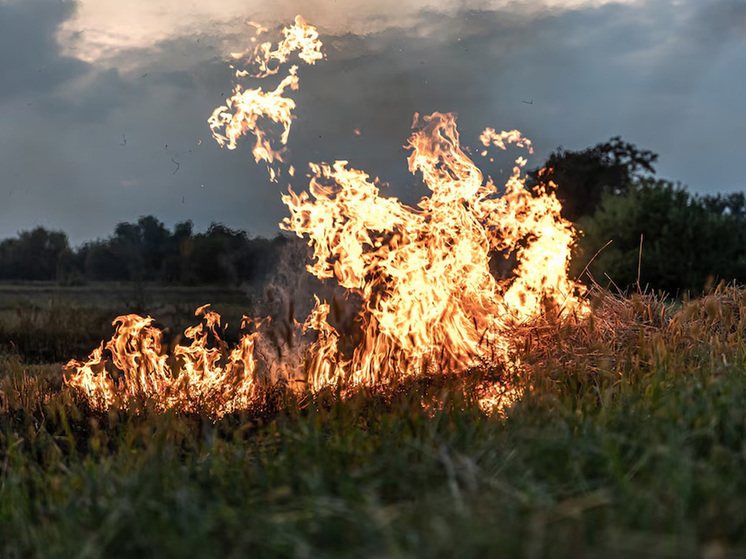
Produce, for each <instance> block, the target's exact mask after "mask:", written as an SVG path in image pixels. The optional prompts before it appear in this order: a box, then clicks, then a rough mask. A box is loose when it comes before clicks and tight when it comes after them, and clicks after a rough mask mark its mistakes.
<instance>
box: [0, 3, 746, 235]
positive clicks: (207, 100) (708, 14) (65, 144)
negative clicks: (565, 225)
mask: <svg viewBox="0 0 746 559" xmlns="http://www.w3.org/2000/svg"><path fill="white" fill-rule="evenodd" d="M296 13H302V14H303V15H304V17H305V18H306V19H307V20H308V21H310V22H311V23H313V24H314V25H316V26H317V27H318V29H319V31H320V33H321V39H322V41H323V42H324V43H325V51H326V54H327V59H326V60H325V61H323V62H321V63H319V64H317V65H316V66H314V67H303V68H301V71H300V77H301V90H300V91H299V92H298V93H296V94H293V97H294V98H295V99H296V101H297V102H298V109H297V111H296V117H297V118H296V121H295V123H294V125H293V129H292V131H291V137H290V147H291V150H292V152H291V153H292V155H291V157H292V161H293V162H294V163H296V166H298V167H302V166H303V165H304V162H307V161H332V160H335V159H348V160H349V161H350V162H351V164H352V165H353V166H355V167H357V168H362V169H365V170H368V171H369V172H371V174H373V175H378V176H380V177H381V178H382V179H384V180H387V181H389V182H391V183H392V192H394V193H395V194H397V195H399V196H401V197H403V198H404V199H412V200H414V199H416V197H417V196H419V195H420V194H421V193H420V192H419V190H418V187H417V186H416V184H415V181H414V180H413V178H412V177H410V176H408V174H407V173H406V163H405V156H406V153H405V151H404V150H403V149H402V145H403V143H404V141H405V140H406V138H407V136H408V132H409V126H410V124H411V122H412V115H413V114H414V113H415V112H420V113H430V112H432V111H435V110H439V111H444V112H445V111H455V112H457V113H458V114H459V125H460V130H461V135H462V141H463V143H464V144H467V145H469V144H470V145H476V138H477V136H478V134H479V132H480V131H481V130H482V129H483V128H484V127H486V126H491V127H494V128H497V129H511V128H518V129H520V130H522V131H523V132H524V133H525V134H526V135H527V136H528V137H530V138H531V139H532V140H533V142H534V145H535V147H536V153H535V156H534V158H533V159H532V160H531V161H530V162H529V166H532V164H533V166H538V165H540V164H541V163H542V161H543V160H544V158H545V157H546V156H547V155H548V154H549V153H550V152H551V151H552V150H554V149H555V148H557V147H558V146H560V145H562V146H564V147H566V148H568V149H581V148H585V147H587V146H590V145H594V144H596V143H599V142H602V141H605V140H608V139H609V138H610V137H612V136H616V135H621V136H622V137H623V139H625V140H626V141H631V142H633V143H635V144H637V145H638V146H639V147H640V148H645V149H650V150H653V151H654V152H656V153H658V154H659V155H660V159H659V165H658V174H659V175H660V176H662V177H665V178H669V179H672V180H676V181H681V182H682V183H684V184H686V185H688V187H689V189H690V190H692V191H695V192H716V191H721V192H728V191H734V190H740V189H743V188H746V179H744V172H743V170H742V168H743V165H742V161H743V157H744V152H745V149H744V148H745V147H746V111H745V110H744V109H745V108H746V105H745V101H744V100H746V1H744V0H650V1H641V0H625V1H619V2H613V1H608V0H606V1H604V0H565V1H563V0H534V1H527V2H516V1H508V0H462V1H460V2H453V1H444V0H413V1H412V0H410V1H407V2H403V1H402V0H377V1H372V0H368V1H361V0H348V1H343V0H304V1H303V2H299V1H292V0H275V1H273V2H267V1H259V0H224V1H223V2H221V3H220V4H219V5H218V4H217V3H214V2H207V1H205V0H128V1H127V2H113V1H111V0H85V1H84V0H79V1H77V2H75V1H72V0H66V1H60V0H0V238H4V237H7V236H12V235H15V234H16V233H17V232H18V231H21V230H25V229H29V228H32V227H34V226H36V225H43V226H45V227H48V228H52V229H61V230H64V231H65V232H67V233H68V234H69V236H70V239H71V241H72V242H73V243H75V244H77V243H81V242H84V241H85V240H88V239H93V238H96V237H101V236H106V235H108V234H109V233H110V232H111V231H112V230H113V228H114V225H115V224H116V223H117V222H120V221H134V220H136V219H137V218H138V217H139V216H141V215H146V214H153V215H156V216H157V217H158V218H160V219H161V220H163V221H164V222H165V223H166V224H167V225H169V226H172V225H173V224H174V223H176V222H178V221H184V220H192V221H193V222H194V223H195V225H196V226H197V228H200V229H202V228H204V227H206V226H207V225H208V224H209V223H210V222H213V221H219V222H223V223H225V224H226V225H228V226H231V227H236V228H242V229H247V230H248V231H250V232H251V233H253V234H261V235H274V234H275V233H276V232H277V231H278V228H277V223H278V221H279V220H280V219H282V217H283V216H284V215H285V211H284V207H283V205H282V203H281V201H280V194H281V192H282V191H284V189H285V188H286V187H287V184H282V183H281V184H280V185H277V184H273V183H270V182H269V181H268V179H267V173H266V169H264V168H262V167H257V166H256V165H255V164H254V162H253V158H252V157H251V153H250V148H249V142H246V143H245V144H244V145H243V146H240V147H239V149H238V150H235V151H229V150H225V149H220V148H219V147H218V146H217V144H216V143H215V142H214V141H213V140H212V138H211V136H210V131H209V128H208V126H207V122H206V120H207V118H208V116H209V115H210V113H211V112H212V110H213V109H214V108H215V107H216V106H218V105H220V104H221V103H222V102H223V99H224V98H225V97H226V96H228V95H230V92H231V89H232V83H233V81H232V77H233V76H232V73H231V70H230V69H229V68H228V64H227V61H228V53H230V52H235V51H242V50H244V49H245V48H246V47H247V46H248V44H249V42H248V41H249V38H250V37H251V33H250V28H249V27H248V26H247V25H246V23H245V22H246V21H247V20H255V21H260V22H262V23H264V24H266V25H267V26H268V27H270V29H273V30H276V29H277V26H279V25H281V24H283V23H290V22H291V21H292V19H293V17H294V15H295V14H296ZM524 101H533V104H528V103H525V102H524ZM355 129H358V130H360V132H361V134H360V135H359V136H358V135H356V134H355V133H354V131H355ZM485 170H486V171H487V172H488V173H490V174H492V175H493V176H494V175H497V174H498V173H499V170H498V169H491V168H487V169H485ZM300 178H302V176H301V177H298V180H297V182H296V183H295V185H294V186H295V188H296V189H300V188H303V186H304V185H303V183H302V181H301V180H300Z"/></svg>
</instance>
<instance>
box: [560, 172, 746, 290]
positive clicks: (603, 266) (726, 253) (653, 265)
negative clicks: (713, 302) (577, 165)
mask: <svg viewBox="0 0 746 559" xmlns="http://www.w3.org/2000/svg"><path fill="white" fill-rule="evenodd" d="M739 198H740V197H738V196H736V197H734V198H732V199H731V198H725V199H718V198H716V197H709V198H708V197H705V198H698V197H696V196H693V195H691V194H689V193H688V192H687V191H686V190H685V189H684V188H683V187H681V186H680V185H674V184H673V183H671V182H670V181H665V180H654V179H652V178H647V179H643V180H640V181H638V182H634V183H630V186H629V188H628V190H627V192H625V193H623V194H614V193H612V192H608V191H607V192H605V193H604V194H603V195H602V199H601V202H600V204H599V206H598V208H597V210H596V212H595V213H594V214H593V215H592V216H585V217H583V218H581V219H580V220H579V222H578V226H579V228H580V230H581V231H583V235H582V236H581V238H580V240H579V243H578V250H577V253H576V256H575V258H574V262H573V269H574V271H575V273H576V274H577V273H580V272H581V270H582V268H583V267H584V266H585V264H586V263H587V262H588V261H589V260H590V259H591V258H592V257H593V255H594V254H595V253H596V252H597V251H599V250H600V249H601V248H602V247H603V246H604V245H605V244H606V243H607V242H608V241H609V240H611V241H612V244H610V245H609V246H608V247H607V248H605V249H603V250H602V251H601V252H600V253H599V254H598V256H597V258H596V259H595V260H594V261H593V262H592V263H591V264H590V266H589V271H590V273H591V274H592V276H593V277H594V278H596V280H597V281H599V283H606V282H607V281H608V280H607V279H606V278H607V276H608V278H610V279H611V280H612V281H613V282H614V283H615V284H616V285H618V286H619V287H620V288H622V289H624V288H628V287H630V286H634V285H635V284H636V283H637V273H638V259H639V271H640V285H641V287H643V288H644V287H645V286H646V285H647V286H650V287H652V288H654V289H661V290H664V291H667V292H668V293H670V294H677V293H681V292H682V291H691V292H693V293H700V292H701V291H702V290H703V289H704V288H705V287H706V285H708V284H710V283H712V282H713V281H715V280H719V279H726V280H734V279H735V280H739V281H741V282H743V281H746V244H745V242H744V241H746V229H745V228H744V221H743V211H742V209H743V208H742V206H739V205H738V204H739ZM726 202H727V203H726ZM733 204H735V205H734V206H733ZM739 207H740V208H741V210H739ZM640 236H642V238H643V241H642V252H640Z"/></svg>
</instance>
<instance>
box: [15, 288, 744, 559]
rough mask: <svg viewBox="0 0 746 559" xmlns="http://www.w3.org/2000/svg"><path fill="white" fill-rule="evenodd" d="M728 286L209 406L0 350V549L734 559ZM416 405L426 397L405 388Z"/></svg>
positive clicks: (621, 304)
mask: <svg viewBox="0 0 746 559" xmlns="http://www.w3.org/2000/svg"><path fill="white" fill-rule="evenodd" d="M745 336H746V296H745V295H744V294H743V293H742V292H740V291H738V290H721V291H720V292H718V293H717V294H714V295H711V296H710V297H708V298H705V299H701V300H697V301H692V302H689V303H685V304H684V305H683V307H681V306H679V308H677V309H673V308H668V307H666V306H665V305H663V304H661V302H660V301H656V300H655V299H654V298H650V297H640V296H635V297H632V298H630V299H624V300H623V299H618V298H610V297H606V298H605V299H604V300H603V301H601V302H600V303H599V304H598V306H597V307H596V309H595V310H594V313H593V317H592V319H589V320H581V321H577V322H572V323H569V324H553V323H550V322H546V323H543V324H541V325H535V326H534V328H533V331H532V336H531V337H530V338H527V341H526V343H525V344H523V345H522V346H521V349H520V351H519V354H520V358H521V360H522V362H524V363H525V364H526V369H527V371H530V373H531V375H530V378H526V379H525V380H526V382H528V383H530V387H529V389H527V392H526V394H525V395H524V397H523V399H522V400H521V401H520V402H518V403H517V404H516V405H515V406H514V407H513V408H512V409H511V410H509V412H508V413H507V415H506V417H504V418H503V417H499V416H498V415H487V414H484V413H483V412H482V411H480V409H479V407H478V405H477V402H476V399H475V396H474V394H475V390H474V388H475V386H477V385H478V384H479V383H480V382H482V381H483V379H484V376H485V375H488V376H489V375H493V374H497V373H498V371H489V370H488V371H473V372H472V373H471V374H470V375H465V376H460V377H455V376H451V377H447V378H439V377H432V378H424V379H419V380H414V381H406V382H401V383H400V384H398V385H396V386H394V387H390V388H388V389H385V390H384V389H370V390H366V391H361V392H359V393H357V394H355V395H353V396H352V397H350V398H348V399H346V400H340V399H339V398H336V397H335V395H334V394H320V395H318V396H317V397H316V398H313V399H306V400H304V401H302V402H299V401H298V400H297V399H296V398H294V397H292V396H291V395H289V394H287V393H286V392H285V391H284V390H283V389H282V387H278V388H277V389H275V390H273V391H272V392H271V393H269V394H267V395H266V397H265V399H264V400H263V401H262V402H260V403H259V404H258V405H257V409H256V410H253V411H252V412H250V413H249V412H247V413H245V414H238V415H233V416H230V417H226V418H224V419H223V420H221V421H220V422H217V423H213V422H212V421H211V420H209V419H208V418H204V417H199V416H184V415H178V414H175V413H165V414H154V413H147V411H146V412H145V413H140V414H135V413H133V412H130V413H127V412H111V413H96V412H92V411H90V410H88V409H87V408H86V407H85V405H83V404H82V403H81V402H80V401H77V400H76V397H75V394H73V393H71V392H70V391H68V389H66V388H63V387H62V385H61V370H60V366H59V365H53V364H37V365H30V364H27V363H25V362H24V361H23V360H22V359H21V358H20V357H19V356H18V355H9V356H6V357H4V358H0V556H7V557H28V556H39V557H137V556H157V557H246V556H249V555H250V556H259V557H320V556H323V557H529V558H533V557H672V558H674V557H676V558H678V557H709V558H720V557H744V556H746V369H745V367H746V346H745V345H744V340H745V339H746V338H745ZM423 402H436V403H437V405H435V406H430V405H424V406H423Z"/></svg>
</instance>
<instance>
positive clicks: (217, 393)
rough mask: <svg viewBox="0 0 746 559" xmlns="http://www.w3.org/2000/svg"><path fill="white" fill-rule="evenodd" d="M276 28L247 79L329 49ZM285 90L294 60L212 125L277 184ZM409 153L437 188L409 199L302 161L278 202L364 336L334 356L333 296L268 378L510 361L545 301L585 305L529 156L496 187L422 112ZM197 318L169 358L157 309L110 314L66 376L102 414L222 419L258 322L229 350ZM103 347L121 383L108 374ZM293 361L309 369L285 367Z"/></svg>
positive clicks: (243, 372) (340, 169)
mask: <svg viewBox="0 0 746 559" xmlns="http://www.w3.org/2000/svg"><path fill="white" fill-rule="evenodd" d="M283 33H284V36H285V39H284V40H283V41H282V42H280V43H279V45H278V46H277V47H276V48H275V49H273V48H272V46H271V44H270V43H264V44H262V45H259V46H258V47H257V48H255V49H254V50H253V51H252V54H251V55H250V56H249V60H250V62H251V64H253V65H254V66H256V67H257V68H258V72H257V73H256V74H255V76H258V77H266V76H268V75H272V74H275V73H277V71H279V64H282V63H284V62H286V61H287V60H288V57H289V56H290V54H292V53H293V52H296V51H299V52H300V54H299V56H300V58H301V59H302V60H303V61H305V62H307V63H309V64H313V63H315V61H316V60H319V59H321V58H322V57H323V55H322V54H321V42H320V41H319V40H318V34H317V33H316V30H315V29H314V28H313V27H311V26H308V25H307V24H306V23H305V22H303V20H302V19H301V18H300V17H298V18H296V21H295V25H294V26H292V27H289V28H286V29H285V30H283ZM247 52H248V51H247ZM236 57H237V58H242V57H244V54H240V55H236ZM270 63H273V64H274V63H276V64H277V66H272V65H270ZM287 87H291V88H292V89H296V88H297V87H298V78H297V66H292V67H291V68H290V70H289V73H288V75H287V76H286V77H285V78H284V79H283V80H282V82H281V83H280V84H279V85H278V86H277V88H276V89H275V90H274V91H271V92H268V93H265V92H264V91H262V90H261V88H259V89H252V90H245V91H243V90H242V89H241V88H240V87H237V88H236V94H235V95H234V96H233V97H232V98H231V99H229V100H228V102H227V106H223V107H219V108H217V109H216V110H215V112H214V113H213V115H212V116H211V117H210V120H209V122H210V126H211V128H212V131H213V136H214V137H215V139H216V140H217V141H218V143H219V144H220V145H221V146H222V145H225V146H227V147H228V148H229V149H233V148H235V147H236V145H237V141H238V139H239V138H240V136H242V135H244V134H249V133H250V134H253V135H254V136H255V137H256V144H255V146H254V150H253V153H254V157H255V160H256V161H257V162H258V161H260V160H263V161H265V162H267V163H268V165H269V166H270V173H271V176H272V178H273V179H275V180H276V178H277V175H276V174H275V171H274V169H273V168H272V167H271V164H272V163H273V162H274V161H282V150H280V151H276V150H273V149H272V147H271V145H270V135H269V133H268V132H265V131H264V130H262V129H261V127H260V126H259V121H260V119H262V118H269V119H271V120H273V121H274V122H276V123H279V124H281V125H282V127H283V133H282V135H281V137H280V142H281V143H282V145H283V146H285V145H286V144H287V139H288V134H289V130H290V125H291V120H292V111H293V109H295V103H294V102H293V101H292V100H291V99H288V98H286V97H284V96H283V93H284V91H285V89H286V88H287ZM231 108H232V109H233V112H229V109H231ZM219 130H224V132H219ZM480 141H481V143H482V144H483V146H484V147H485V150H484V151H483V152H482V155H485V156H486V155H487V149H488V148H490V147H492V146H494V147H498V148H500V149H502V150H505V149H507V147H508V145H510V144H513V145H515V146H517V147H519V148H523V149H526V150H528V152H529V153H532V146H531V142H530V141H529V140H528V139H527V138H525V137H523V136H522V134H521V133H520V132H519V131H517V130H511V131H509V132H499V133H498V132H496V130H494V129H492V128H487V129H485V131H484V132H483V133H482V134H481V136H480ZM407 147H408V149H409V150H411V153H410V155H409V158H408V163H409V169H410V171H411V172H412V173H414V174H419V175H421V177H422V180H423V182H424V183H425V185H426V186H427V187H428V188H429V189H430V191H431V194H430V196H429V197H424V198H422V199H421V200H420V202H419V203H418V204H417V206H416V207H410V206H407V205H404V204H402V203H401V202H399V200H397V199H396V198H394V197H384V196H382V195H381V194H380V192H379V187H378V186H377V185H376V183H375V182H374V181H372V180H371V179H370V177H369V176H368V175H367V174H366V173H364V172H363V171H359V170H355V169H352V168H349V166H348V164H347V162H346V161H336V162H334V163H333V164H326V163H321V164H314V163H311V164H310V170H311V175H310V176H311V179H310V183H309V186H308V190H307V191H301V192H299V193H295V192H294V191H293V190H292V189H290V190H289V192H288V194H286V195H283V196H282V200H283V202H284V203H285V204H286V205H287V207H288V209H289V212H290V215H289V216H288V217H287V218H285V219H284V220H283V222H282V223H281V224H280V226H281V227H282V228H283V229H285V230H288V231H292V232H294V233H295V234H296V235H298V236H299V237H302V238H305V239H306V240H307V242H308V244H309V246H310V247H311V248H312V250H313V262H312V264H310V265H309V266H308V271H309V272H311V273H312V274H314V275H315V276H317V277H318V278H321V279H327V278H335V279H336V280H337V282H338V283H339V284H340V285H341V286H342V287H344V288H346V289H348V290H350V291H351V292H353V293H356V294H357V295H359V296H360V297H361V299H362V301H363V304H362V308H361V309H360V312H359V316H358V324H359V325H360V327H361V331H362V341H361V342H360V343H359V344H357V346H356V347H355V348H354V349H353V350H352V351H351V352H348V353H346V354H345V353H344V352H343V351H341V349H340V341H341V340H342V335H341V333H340V332H338V331H337V330H336V329H335V328H334V327H333V326H332V324H330V322H329V314H330V305H329V303H327V302H325V301H321V300H320V299H318V298H316V305H315V307H314V309H313V310H312V312H311V314H310V316H309V317H308V318H307V320H306V321H305V323H304V324H303V325H302V326H301V325H297V327H298V330H299V331H298V332H297V335H298V336H302V335H304V334H309V333H313V334H315V341H313V342H311V343H309V344H306V345H305V346H303V345H298V344H295V345H294V347H295V350H294V354H293V355H292V356H291V357H292V358H287V359H286V360H285V362H284V363H280V364H279V365H278V364H277V363H264V369H265V370H267V371H269V377H270V379H269V380H273V381H277V380H288V381H290V380H295V377H297V376H301V377H304V378H305V386H306V387H307V389H309V390H311V391H316V390H319V389H321V388H323V387H325V386H340V385H341V386H344V387H352V386H355V385H359V384H371V383H375V382H382V381H383V382H385V381H387V380H389V379H392V378H394V377H397V376H404V375H414V374H418V373H421V372H431V371H454V370H456V371H460V370H465V369H468V368H470V367H474V366H477V365H480V364H485V363H490V362H495V361H498V362H501V363H506V362H507V361H508V360H509V354H510V349H511V347H513V344H514V343H515V341H516V340H515V337H516V335H515V331H516V330H515V326H516V325H517V324H520V323H526V322H529V321H531V320H534V319H536V318H538V317H539V316H541V315H542V313H544V312H546V311H547V309H552V311H553V312H557V313H561V312H576V313H584V312H585V311H586V310H587V308H586V304H585V302H584V301H583V300H582V299H581V298H580V295H581V293H580V287H579V286H578V285H577V284H576V283H575V282H573V281H572V280H570V279H569V277H568V275H567V270H568V266H569V261H570V249H571V247H572V244H573V243H574V241H575V232H574V230H573V227H572V225H571V224H570V223H569V222H568V221H566V220H565V219H563V218H562V217H561V215H560V210H561V205H560V202H559V201H558V200H557V198H556V196H555V195H554V193H553V192H548V191H546V190H544V189H541V188H537V189H534V190H533V191H530V190H528V189H527V188H526V187H525V179H523V178H522V176H521V172H522V169H523V168H524V167H525V165H526V162H527V161H526V159H525V158H524V157H518V158H517V159H516V161H515V166H514V168H513V172H512V174H511V176H510V178H509V179H508V181H507V183H506V184H505V185H504V187H503V188H502V189H498V187H497V186H496V185H495V184H494V183H493V182H492V179H490V178H489V177H488V178H487V179H486V180H485V178H484V176H483V174H482V172H481V171H480V170H479V169H478V168H477V166H476V165H475V164H474V163H473V162H472V160H471V159H470V158H469V157H468V156H467V154H466V153H465V152H464V151H463V150H462V148H461V146H460V142H459V133H458V130H457V128H456V116H455V115H454V114H452V113H437V112H436V113H433V114H432V115H430V116H423V117H420V116H419V115H415V117H414V122H413V133H412V135H411V137H410V139H409V142H408V145H407ZM282 149H284V147H283V148H282ZM292 171H293V170H292V169H291V173H290V174H291V175H292V174H293V173H292ZM508 258H511V259H513V260H514V261H515V263H516V264H515V266H512V267H511V266H508V268H512V270H510V272H511V273H510V274H505V277H501V276H499V275H498V274H493V273H492V272H491V263H494V261H499V260H500V259H503V260H507V259H508ZM197 314H198V315H199V316H202V317H203V320H204V325H200V326H197V327H194V328H191V329H188V330H187V332H186V336H187V337H188V338H189V339H191V340H192V343H191V345H189V346H177V347H176V349H175V350H174V352H173V355H171V356H169V355H166V354H165V353H164V352H163V349H162V345H161V338H162V334H161V332H160V330H158V329H157V328H155V327H154V326H153V325H152V321H153V319H152V318H150V317H147V318H141V317H139V316H135V315H128V316H124V317H119V318H117V319H116V320H115V323H114V324H115V325H116V327H117V329H116V333H115V335H114V337H113V338H112V340H111V341H109V342H108V343H107V344H106V346H105V347H104V346H103V344H102V346H101V347H99V348H98V349H96V350H95V351H94V352H93V353H92V354H91V356H90V357H89V359H88V361H87V362H85V363H80V362H77V361H71V362H70V363H68V365H67V366H66V370H67V371H68V372H70V373H71V374H70V377H69V378H68V379H67V383H68V384H69V385H70V386H73V387H77V388H79V389H81V390H82V391H83V393H84V394H85V395H86V396H87V397H88V399H89V401H90V402H91V404H92V405H94V406H96V407H100V408H104V409H105V408H108V407H111V406H112V405H115V404H116V403H117V402H119V401H121V399H122V398H123V397H125V398H145V399H149V400H151V401H153V402H154V405H155V406H156V407H157V408H158V409H166V408H178V409H183V410H196V409H208V410H209V411H210V412H211V413H212V414H214V415H215V416H217V417H220V416H221V415H223V414H225V413H227V412H230V411H232V410H236V409H241V408H243V407H246V406H248V405H249V404H250V403H251V400H252V398H253V397H254V396H255V394H256V389H257V386H258V384H259V383H258V380H257V363H258V357H257V355H256V353H257V352H255V342H256V341H257V336H261V330H259V331H258V333H257V332H255V333H253V334H250V335H245V336H244V337H243V338H242V340H241V342H240V344H239V346H238V347H236V348H234V349H232V350H229V348H227V346H226V345H225V344H224V342H222V341H221V340H220V337H219V335H218V329H219V327H220V317H219V316H218V315H217V314H216V313H213V312H211V311H207V310H206V309H205V307H202V308H200V309H198V311H197ZM210 339H212V340H214V342H213V345H210V343H209V340H210ZM215 344H217V345H215ZM104 350H107V351H109V352H110V353H111V355H112V358H111V365H112V366H113V367H114V368H115V369H116V370H117V371H120V372H121V374H120V376H118V377H116V378H115V377H112V376H109V373H108V372H107V370H106V364H107V362H106V360H105V359H104ZM290 363H294V364H295V365H294V366H295V367H296V368H300V369H303V370H301V371H297V370H296V371H292V370H290V366H289V364H290ZM300 364H303V365H300ZM513 366H518V364H517V363H513ZM291 377H292V378H291ZM480 390H481V392H480V394H481V401H480V404H481V405H482V406H483V407H484V408H485V409H487V408H490V407H494V406H498V405H504V404H505V402H506V401H510V400H514V399H516V398H517V397H519V396H520V394H519V389H518V388H516V387H496V386H485V387H482V388H481V389H480Z"/></svg>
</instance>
